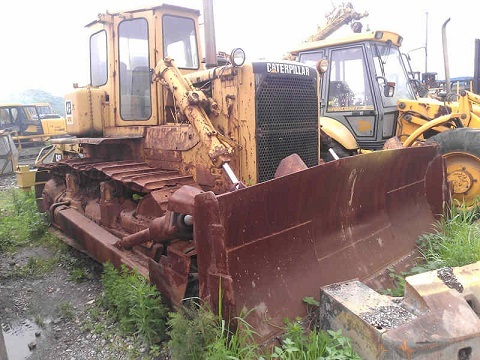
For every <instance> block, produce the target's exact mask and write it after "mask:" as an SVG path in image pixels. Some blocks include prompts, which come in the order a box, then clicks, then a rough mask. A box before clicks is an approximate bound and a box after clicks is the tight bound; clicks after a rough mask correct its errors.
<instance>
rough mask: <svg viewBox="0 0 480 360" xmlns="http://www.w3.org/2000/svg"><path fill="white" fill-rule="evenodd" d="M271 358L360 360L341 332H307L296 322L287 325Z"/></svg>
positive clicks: (288, 359)
mask: <svg viewBox="0 0 480 360" xmlns="http://www.w3.org/2000/svg"><path fill="white" fill-rule="evenodd" d="M271 357H272V358H274V359H281V360H297V359H298V360H318V359H330V360H347V359H351V360H361V358H360V357H359V356H358V355H357V354H356V353H355V351H353V349H352V347H351V345H350V342H349V340H348V339H347V338H346V337H344V336H342V332H341V330H339V331H331V330H327V331H320V330H312V331H310V332H307V331H306V330H305V329H304V328H303V327H302V326H301V324H300V323H299V322H298V321H296V322H288V323H287V333H286V334H285V335H284V337H283V340H282V346H281V347H278V346H277V347H275V348H274V352H273V354H272V355H271Z"/></svg>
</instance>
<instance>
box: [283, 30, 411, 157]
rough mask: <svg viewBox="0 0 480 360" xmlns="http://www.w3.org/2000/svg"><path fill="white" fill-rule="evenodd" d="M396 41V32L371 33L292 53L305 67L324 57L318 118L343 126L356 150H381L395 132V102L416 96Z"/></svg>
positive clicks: (325, 42) (306, 45)
mask: <svg viewBox="0 0 480 360" xmlns="http://www.w3.org/2000/svg"><path fill="white" fill-rule="evenodd" d="M401 42H402V38H401V37H400V36H399V35H397V34H394V33H391V32H383V31H376V32H371V33H361V34H355V35H352V36H350V37H348V38H345V39H333V40H329V39H327V40H323V41H317V42H312V43H307V44H305V45H304V46H303V48H301V49H299V50H296V51H293V52H292V54H294V55H296V56H297V59H298V61H300V62H302V63H305V64H307V65H309V66H315V64H316V63H317V62H318V61H319V60H322V59H326V60H327V61H328V66H327V67H326V71H325V73H324V74H323V75H322V77H321V83H320V89H319V90H320V101H321V105H320V116H321V118H325V117H327V118H330V119H334V120H335V121H337V122H338V123H340V124H342V125H343V126H344V127H345V128H346V129H348V131H349V132H350V133H351V134H352V135H353V136H354V138H355V140H356V142H357V145H358V147H360V148H363V149H378V148H381V147H382V146H383V144H384V142H385V141H386V140H387V139H389V138H391V137H392V136H394V135H395V131H396V119H397V117H398V113H397V109H396V107H397V101H398V100H399V99H415V95H414V92H413V89H412V87H411V85H410V81H409V77H408V72H407V71H406V68H405V66H404V63H403V59H402V56H401V53H400V51H399V46H400V44H401ZM350 150H352V149H350Z"/></svg>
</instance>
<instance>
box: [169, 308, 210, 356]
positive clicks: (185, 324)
mask: <svg viewBox="0 0 480 360" xmlns="http://www.w3.org/2000/svg"><path fill="white" fill-rule="evenodd" d="M168 326H169V328H168V335H169V336H170V341H169V342H168V347H169V349H170V350H171V352H172V355H173V358H174V359H177V360H184V359H185V360H187V359H204V358H205V353H206V348H207V346H208V345H209V344H211V343H213V342H214V340H215V336H216V328H217V326H218V323H217V317H216V316H215V314H214V313H213V312H212V311H210V309H209V308H208V307H206V306H198V305H197V304H195V303H194V302H193V301H192V302H190V303H188V304H187V305H185V306H182V307H180V308H178V309H177V311H176V312H174V313H170V318H169V320H168Z"/></svg>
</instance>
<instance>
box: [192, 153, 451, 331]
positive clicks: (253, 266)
mask: <svg viewBox="0 0 480 360" xmlns="http://www.w3.org/2000/svg"><path fill="white" fill-rule="evenodd" d="M446 199H447V186H446V182H445V172H444V162H443V160H442V157H441V156H440V155H439V154H438V153H437V151H436V150H435V148H434V147H431V146H425V147H416V148H406V149H397V150H385V151H378V152H374V153H371V154H367V155H359V156H354V157H348V158H343V159H340V160H338V161H334V162H329V163H326V164H323V165H319V166H316V167H313V168H310V169H306V170H302V171H299V172H296V173H294V174H290V175H287V176H283V177H280V178H278V179H276V180H272V181H267V182H265V183H261V184H258V185H255V186H252V187H249V188H246V189H242V190H238V191H235V192H231V193H227V194H223V195H219V196H215V195H214V194H213V193H211V192H206V193H202V194H199V195H197V196H196V197H195V210H194V218H195V228H194V232H195V233H194V235H195V236H194V238H195V245H196V249H197V253H198V258H197V260H198V270H199V271H198V272H199V277H200V278H199V280H200V297H201V298H206V299H209V301H210V304H211V305H212V306H213V309H215V310H217V311H218V310H219V307H221V309H222V312H223V314H224V316H230V317H234V316H237V315H241V313H242V309H245V310H247V311H251V312H250V313H249V315H248V317H247V318H246V321H247V322H248V323H249V324H250V325H252V326H253V327H254V329H255V331H256V332H257V334H258V335H259V337H260V339H264V340H265V339H269V338H271V337H272V336H274V335H276V334H278V333H279V329H281V328H282V325H283V319H284V318H290V319H293V318H295V317H297V316H303V315H306V310H307V309H306V305H305V304H304V302H303V299H304V298H305V297H306V296H311V297H314V298H316V299H317V300H318V294H319V289H320V287H321V286H323V285H327V284H331V283H335V282H339V281H345V280H349V279H359V280H362V281H364V280H371V281H372V282H373V280H375V279H376V277H378V276H377V275H379V274H381V273H382V272H385V269H386V268H387V267H388V266H390V265H392V264H395V263H396V262H398V261H399V260H401V259H403V258H407V259H408V256H409V255H410V254H412V252H414V251H415V249H416V246H415V242H416V240H417V237H418V236H419V235H421V234H422V233H424V232H427V231H430V230H431V229H432V223H433V222H434V220H435V215H437V214H440V213H441V212H442V206H443V203H444V201H445V200H446Z"/></svg>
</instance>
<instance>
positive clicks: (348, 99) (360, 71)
mask: <svg viewBox="0 0 480 360" xmlns="http://www.w3.org/2000/svg"><path fill="white" fill-rule="evenodd" d="M327 92H328V94H327V96H328V104H327V111H330V112H334V111H354V110H373V99H372V93H371V89H370V86H369V82H368V74H367V69H366V64H365V59H364V56H363V50H362V48H361V47H351V48H348V49H340V50H333V51H332V53H331V61H330V82H329V88H328V89H327Z"/></svg>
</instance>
